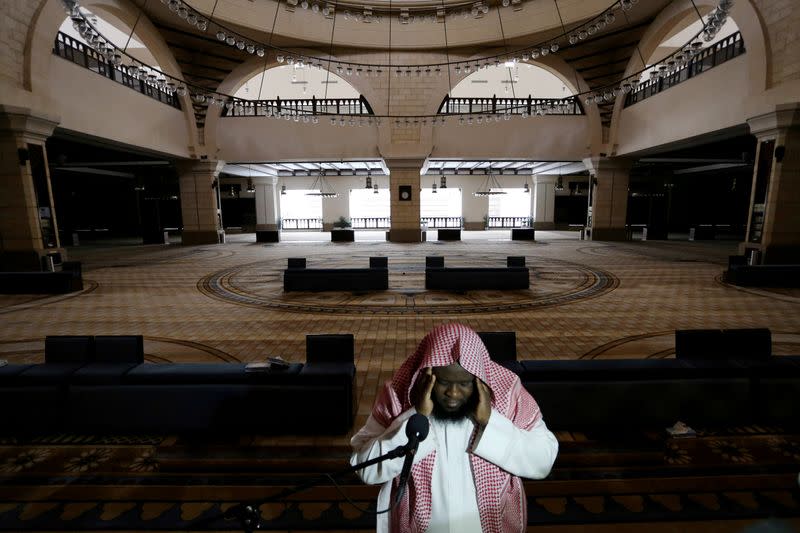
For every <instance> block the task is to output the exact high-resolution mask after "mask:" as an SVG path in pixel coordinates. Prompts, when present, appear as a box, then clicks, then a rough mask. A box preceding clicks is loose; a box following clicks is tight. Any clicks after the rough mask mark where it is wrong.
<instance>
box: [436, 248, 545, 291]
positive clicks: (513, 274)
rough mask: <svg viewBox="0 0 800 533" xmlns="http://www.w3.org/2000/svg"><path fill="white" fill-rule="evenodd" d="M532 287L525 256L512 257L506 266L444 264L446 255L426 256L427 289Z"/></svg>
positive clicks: (457, 289)
mask: <svg viewBox="0 0 800 533" xmlns="http://www.w3.org/2000/svg"><path fill="white" fill-rule="evenodd" d="M529 287H530V271H529V269H528V267H526V266H525V257H518V256H509V257H508V258H507V260H506V266H505V267H445V266H444V257H440V256H428V257H426V258H425V288H426V289H432V290H446V291H470V290H517V289H527V288H529Z"/></svg>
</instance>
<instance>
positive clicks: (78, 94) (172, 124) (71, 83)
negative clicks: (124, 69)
mask: <svg viewBox="0 0 800 533" xmlns="http://www.w3.org/2000/svg"><path fill="white" fill-rule="evenodd" d="M50 68H51V71H52V79H54V80H63V82H62V83H56V84H54V85H53V86H52V89H53V91H52V94H51V97H52V101H53V102H54V104H53V105H54V106H55V107H56V109H53V110H52V112H53V113H55V114H56V115H60V117H61V122H60V124H59V127H61V128H65V129H68V130H73V131H78V132H81V133H86V134H89V135H94V136H97V137H102V138H105V139H111V140H113V141H118V142H121V143H126V144H132V145H135V146H139V147H142V148H149V149H151V150H155V151H158V152H162V153H166V154H170V155H174V156H178V157H188V156H189V152H188V145H189V140H188V135H187V132H186V120H185V118H184V113H183V111H180V110H178V109H175V108H174V107H171V106H169V105H167V104H163V103H161V102H159V101H157V100H154V99H152V98H150V97H149V96H145V95H143V94H141V93H139V92H137V91H134V90H133V89H130V88H128V87H125V86H124V85H122V84H120V83H117V82H116V81H113V80H110V79H107V78H105V79H104V78H103V77H102V76H101V75H100V74H96V73H94V72H91V71H89V70H86V69H85V68H83V67H81V66H78V65H75V64H73V63H70V62H69V61H67V60H64V59H60V58H53V61H52V64H51V67H50ZM67 80H68V81H67Z"/></svg>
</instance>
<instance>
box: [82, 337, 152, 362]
mask: <svg viewBox="0 0 800 533" xmlns="http://www.w3.org/2000/svg"><path fill="white" fill-rule="evenodd" d="M94 360H95V361H99V362H106V363H134V364H141V363H144V338H143V337H142V336H141V335H96V336H95V338H94Z"/></svg>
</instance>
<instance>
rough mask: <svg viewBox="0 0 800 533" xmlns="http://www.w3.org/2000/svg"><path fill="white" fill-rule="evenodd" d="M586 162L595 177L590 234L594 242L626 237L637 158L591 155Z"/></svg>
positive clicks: (591, 183)
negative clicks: (633, 167) (631, 172)
mask: <svg viewBox="0 0 800 533" xmlns="http://www.w3.org/2000/svg"><path fill="white" fill-rule="evenodd" d="M583 163H584V165H586V168H587V169H588V170H589V174H590V176H591V178H590V181H589V190H590V191H589V196H590V198H591V204H590V205H589V213H588V216H587V218H588V219H589V220H587V226H588V232H587V233H588V235H587V237H588V238H590V239H591V240H594V241H624V240H626V239H627V231H626V227H625V224H626V222H627V216H628V182H629V177H630V171H631V167H632V166H633V160H632V159H627V158H622V157H615V158H604V157H590V158H586V159H584V160H583Z"/></svg>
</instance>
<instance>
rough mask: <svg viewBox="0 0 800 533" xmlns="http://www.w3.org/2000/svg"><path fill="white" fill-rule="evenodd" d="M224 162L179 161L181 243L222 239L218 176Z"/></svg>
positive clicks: (210, 242)
mask: <svg viewBox="0 0 800 533" xmlns="http://www.w3.org/2000/svg"><path fill="white" fill-rule="evenodd" d="M223 166H225V162H224V161H203V160H200V161H186V162H181V163H179V164H178V172H179V174H180V178H179V179H180V188H181V213H182V217H183V244H188V245H194V244H218V243H220V242H222V240H223V239H224V235H225V234H224V233H223V230H222V224H221V223H220V215H221V212H220V208H219V205H220V204H219V179H218V177H219V172H220V170H222V167H223Z"/></svg>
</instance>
